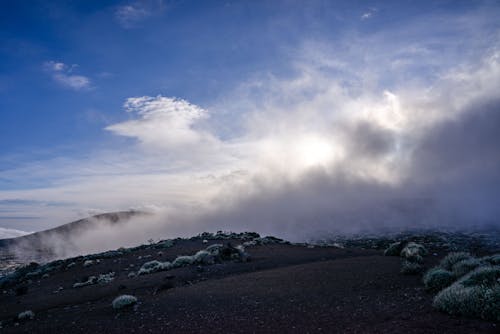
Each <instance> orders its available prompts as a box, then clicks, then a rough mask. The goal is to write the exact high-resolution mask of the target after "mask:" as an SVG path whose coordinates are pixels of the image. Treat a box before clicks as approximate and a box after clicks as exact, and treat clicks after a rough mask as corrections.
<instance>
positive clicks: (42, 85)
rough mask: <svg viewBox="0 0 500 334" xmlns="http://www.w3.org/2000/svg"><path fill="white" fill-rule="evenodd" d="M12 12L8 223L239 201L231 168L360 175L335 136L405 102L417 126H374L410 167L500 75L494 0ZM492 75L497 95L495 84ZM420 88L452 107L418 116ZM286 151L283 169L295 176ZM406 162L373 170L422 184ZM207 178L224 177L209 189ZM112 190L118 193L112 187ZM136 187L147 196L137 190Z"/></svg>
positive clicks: (7, 19)
mask: <svg viewBox="0 0 500 334" xmlns="http://www.w3.org/2000/svg"><path fill="white" fill-rule="evenodd" d="M2 8H3V9H2V12H1V13H0V227H5V228H11V229H19V230H28V231H33V230H39V229H43V228H47V227H49V226H54V225H58V224H60V223H64V222H66V220H68V219H73V218H78V217H80V216H85V215H87V214H89V213H93V212H102V211H107V210H117V209H126V208H129V207H149V206H154V207H163V206H167V207H171V206H175V207H177V205H180V206H184V205H187V204H186V203H191V204H192V203H200V202H201V203H205V201H206V200H207V198H211V199H213V198H218V197H217V196H222V195H220V192H223V193H224V194H225V191H227V190H226V188H227V184H226V183H227V179H228V177H227V175H230V176H231V177H230V179H231V180H233V179H234V175H240V174H239V173H242V174H241V175H247V176H245V177H248V175H252V178H253V177H255V175H262V173H264V174H265V175H271V174H272V175H273V178H272V179H273V180H274V181H273V189H275V188H274V185H275V184H274V183H275V182H276V181H275V180H276V179H280V178H281V177H285V178H287V180H290V179H293V180H295V179H296V178H299V176H297V175H299V174H300V175H303V174H304V173H306V172H304V170H306V169H307V170H309V168H310V167H311V166H312V167H317V166H318V165H319V166H322V167H324V168H326V169H328V170H334V169H335V168H338V167H335V168H334V167H332V166H333V165H335V166H337V165H338V161H340V160H342V161H344V160H345V161H350V163H351V164H352V163H355V164H356V166H357V164H359V163H360V162H359V161H358V160H359V159H358V158H356V159H355V160H356V161H355V162H353V161H354V160H353V159H351V158H346V157H347V156H350V155H349V154H347V153H345V152H346V151H349V150H350V149H352V148H347V146H348V145H347V146H346V144H340V142H342V141H345V142H350V141H349V140H347V139H345V138H350V137H349V136H351V134H352V133H351V132H348V134H346V133H347V132H345V131H344V132H345V133H344V132H343V131H340V130H339V131H338V133H342V134H343V135H342V136H343V137H342V138H343V139H342V140H341V139H339V138H340V137H339V136H337V135H336V136H334V137H335V138H333V137H331V138H330V137H329V136H330V134H329V132H328V131H330V130H327V129H326V128H325V124H330V125H331V127H330V128H329V129H332V128H337V127H339V126H340V125H339V124H351V123H353V122H354V121H353V120H357V119H358V118H356V117H358V116H356V117H354V116H353V115H354V114H355V113H356V112H357V111H356V112H355V111H351V110H352V109H353V108H354V109H356V110H361V109H363V110H364V109H365V108H368V109H369V108H371V107H370V106H373V108H374V109H373V110H378V111H380V110H385V109H384V108H386V107H387V105H389V106H391V108H395V110H396V109H398V108H399V107H398V106H399V104H402V105H403V107H401V108H402V109H404V110H399V109H398V112H397V113H398V115H396V116H397V117H403V118H405V117H406V118H408V119H411V121H408V122H410V123H411V126H406V127H405V129H404V130H401V129H400V128H399V127H400V125H398V124H396V123H395V121H394V118H393V119H392V120H390V121H388V120H386V119H382V118H383V117H386V118H387V117H389V116H383V117H382V116H380V115H379V116H377V117H375V118H373V117H372V116H370V117H371V118H370V117H368V116H366V117H368V118H369V119H371V120H372V121H373V120H374V119H375V120H376V122H379V123H380V122H381V123H380V124H383V126H385V127H389V128H390V129H391V131H395V132H397V135H398V136H401V139H398V143H397V150H398V152H399V153H398V159H402V158H401V157H402V156H403V155H404V154H403V153H405V152H406V153H407V154H408V155H411V153H409V152H410V151H409V150H406V149H407V148H412V147H414V146H415V145H417V144H416V143H420V142H421V141H423V139H422V138H423V136H422V135H421V132H425V133H427V132H426V131H430V130H429V128H425V129H424V130H418V131H421V132H419V134H418V136H417V134H416V132H417V130H414V129H420V127H424V125H422V124H424V123H425V124H427V123H426V122H430V123H432V124H434V125H436V126H437V124H438V123H439V122H441V120H442V119H447V117H448V116H449V115H450V113H452V112H455V111H456V110H455V109H457V110H458V109H460V108H465V107H464V106H466V105H470V104H471V103H475V101H476V100H475V99H476V98H477V96H478V95H477V94H486V95H487V94H489V91H488V89H485V88H483V87H482V86H481V87H479V86H477V85H476V89H478V93H477V94H476V95H474V94H472V93H470V94H469V95H470V99H469V100H467V101H460V103H459V102H457V103H458V104H459V106H450V105H446V103H445V102H446V98H445V97H444V96H446V95H447V94H452V92H454V91H460V92H461V91H462V90H464V89H468V90H467V92H470V89H474V87H472V88H471V87H468V88H467V87H465V86H464V85H465V84H464V83H463V82H462V81H461V80H460V78H459V77H460V75H462V77H464V76H465V77H467V76H468V77H469V78H470V80H469V81H470V82H472V81H474V80H476V81H478V82H480V83H483V81H481V80H483V79H482V78H483V77H482V76H484V75H486V73H488V71H487V70H485V68H486V67H488V66H496V63H495V62H496V60H495V59H496V58H495V56H494V55H495V54H496V52H498V45H499V44H498V41H499V28H500V23H499V21H498V14H500V6H499V5H498V2H496V1H474V2H471V1H428V2H427V1H167V0H164V1H161V0H147V1H140V0H138V1H134V0H132V1H26V2H24V1H23V2H21V1H4V2H3V3H2ZM491 59H493V60H491ZM495 68H496V67H495ZM489 72H491V73H493V74H495V73H496V72H495V71H494V70H491V69H490V70H489ZM489 80H490V82H491V84H492V85H493V87H490V88H491V89H493V91H495V89H494V88H498V87H495V84H496V83H497V82H496V81H495V80H496V77H493V78H490V79H489ZM477 87H479V88H477ZM423 91H425V92H427V93H428V94H427V95H426V97H425V98H426V99H428V101H427V102H425V103H427V105H432V106H434V107H433V108H434V109H435V112H433V115H435V114H436V115H439V116H435V117H434V116H432V117H429V118H427V120H426V121H425V122H424V121H422V120H421V118H419V117H417V116H415V115H420V114H419V112H421V111H418V110H420V109H418V108H420V107H418V106H420V104H422V103H423V102H422V101H421V99H419V98H417V96H419V94H417V92H420V94H422V92H423ZM436 92H437V93H436ZM433 94H434V95H433ZM491 94H492V96H494V95H495V94H494V93H491ZM469 95H467V94H464V95H463V96H464V98H466V97H467V98H468V96H469ZM141 97H143V99H142V100H138V99H140V98H141ZM145 97H150V98H149V99H145ZM489 98H490V97H488V98H487V99H489ZM130 99H136V100H130ZM175 99H182V100H175ZM458 100H459V99H458ZM127 101H128V102H127ZM175 101H177V104H175V103H176V102H175ZM126 103H128V108H127V107H126V106H124V104H126ZM419 103H420V104H419ZM447 103H449V102H447ZM461 103H462V104H461ZM367 105H368V107H367ZM417 109H418V110H417ZM434 109H433V110H434ZM127 110H128V111H127ZM450 110H455V111H450ZM399 113H401V114H402V115H403V116H401V115H399ZM457 113H458V112H457ZM345 114H348V115H349V116H345ZM363 115H364V114H363ZM391 115H392V114H391ZM445 115H448V116H446V117H445ZM396 116H394V115H392V116H391V117H396ZM353 117H354V118H353ZM359 117H361V116H359ZM363 117H365V116H363ZM456 117H458V116H456ZM339 119H342V120H345V119H349V121H342V122H340V121H339ZM429 119H432V120H429ZM134 122H135V123H134ZM373 122H375V121H373ZM374 124H375V123H374ZM377 124H378V123H377ZM439 124H440V123H439ZM426 126H427V125H426ZM346 127H347V125H346ZM342 129H344V127H342ZM408 129H411V130H408ZM346 131H347V130H346ZM402 133H404V135H402ZM302 134H303V136H302ZM289 136H293V137H294V138H295V137H297V138H298V137H300V138H305V139H303V140H302V139H301V141H299V142H297V143H295V144H294V143H293V142H290V140H289ZM363 140H364V139H363ZM334 142H335V144H332V143H334ZM263 143H264V144H263ZM284 143H290V145H292V146H293V147H294V149H293V150H292V151H290V152H288V150H289V149H290V148H289V147H288V146H286V145H285V144H284ZM282 145H285V146H282ZM332 147H333V148H332ZM296 149H298V150H299V151H298V152H297V151H296ZM272 150H276V152H275V151H272ZM262 151H264V152H265V153H262ZM269 152H271V153H269ZM283 152H285V153H283ZM401 152H403V153H401ZM280 154H283V156H280ZM370 154H371V153H370ZM391 154H392V155H391V157H390V159H396V158H394V154H395V153H394V152H392V153H391ZM277 155H278V156H279V157H278V158H276V156H277ZM297 155H301V156H302V158H301V159H298V160H300V163H299V162H298V160H297V159H296V158H291V157H292V156H297ZM368 155H369V154H368ZM318 156H319V158H318ZM325 156H328V159H326V158H325ZM370 157H371V156H370ZM370 157H368V156H364V157H363V159H369V158H370ZM273 159H276V160H277V161H281V162H283V161H285V162H286V165H287V168H284V169H285V170H286V172H283V170H282V169H283V166H279V164H278V165H277V162H276V161H274V160H273ZM289 159H291V160H290V161H289ZM293 159H296V160H297V161H296V160H293ZM325 159H326V160H325ZM370 159H371V158H370ZM388 159H389V158H388V157H387V156H386V157H385V160H384V161H385V162H384V164H385V163H386V162H387V160H388ZM292 160H293V161H292ZM332 161H336V162H335V164H333V162H332ZM366 161H369V163H368V164H371V165H377V163H378V162H376V161H375V162H374V161H371V160H366ZM366 161H365V162H366ZM405 161H406V160H405ZM392 163H394V164H396V165H397V166H398V168H397V169H398V170H397V172H395V171H393V170H391V171H388V170H385V169H384V168H386V167H387V166H386V165H384V166H378V165H377V166H378V167H377V171H376V172H375V171H373V170H370V171H365V170H363V172H360V175H361V174H363V175H371V176H373V177H375V178H376V179H377V180H378V182H382V181H381V180H383V181H384V182H392V183H393V184H394V182H399V181H400V180H399V179H398V178H397V177H395V176H394V175H395V174H398V175H399V174H404V175H406V176H405V177H408V174H407V171H408V168H409V167H408V166H406V165H404V163H403V162H402V161H399V162H397V163H396V162H394V161H393V162H392ZM332 164H333V165H332ZM403 165H404V168H403ZM289 166H294V167H290V168H288V167H289ZM304 168H305V169H304ZM387 168H388V167H387ZM391 168H392V167H391ZM403 169H404V170H405V172H403V171H402V170H403ZM410 169H411V168H410ZM263 170H265V172H263ZM269 170H272V173H271V172H269ZM381 170H384V171H381ZM235 173H236V174H235ZM269 173H271V174H269ZM374 173H375V174H374ZM384 173H385V174H387V173H389V174H391V175H392V176H391V178H390V180H389V177H388V176H387V175H385V174H384ZM276 174H277V175H279V177H277V176H276ZM382 174H384V175H382ZM207 177H211V178H215V179H217V180H218V181H217V182H216V183H217V185H216V186H214V185H213V183H210V184H208V185H207V184H205V183H203V182H205V181H199V180H206V178H207ZM122 178H124V179H122ZM236 178H237V177H236ZM401 178H404V176H401ZM131 179H134V180H135V181H130V180H131ZM264 179H268V177H264ZM300 179H301V180H302V176H300ZM396 179H398V181H397V180H396ZM103 180H106V181H105V182H109V188H108V189H107V190H105V188H99V187H97V185H99V184H101V185H102V184H103ZM126 180H129V181H130V183H129V182H127V181H126ZM156 180H158V181H156ZM193 180H195V181H193ZM220 180H223V181H220ZM495 180H496V178H495ZM186 182H187V183H186ZM190 182H194V183H195V184H194V185H193V184H191V183H190ZM211 182H212V181H211ZM231 182H232V181H231ZM245 182H246V181H245ZM252 182H253V181H252ZM291 182H292V183H293V182H295V181H291ZM200 183H203V185H200ZM277 183H279V182H277ZM131 184H132V186H131ZM221 184H223V185H221ZM198 187H199V188H198ZM220 188H223V189H222V190H221V189H220ZM250 188H251V189H254V186H251V187H250ZM139 189H141V190H139ZM144 189H148V190H144ZM180 189H183V191H181V190H180ZM186 189H189V191H187V190H186ZM200 189H203V190H200ZM215 189H216V190H215ZM245 189H247V190H248V188H245ZM247 190H245V191H241V192H242V193H247V192H248V193H252V194H254V191H255V192H256V190H252V191H247ZM132 191H133V192H135V194H136V196H135V198H134V196H130V197H127V198H124V196H123V193H129V192H132ZM96 192H99V193H100V194H102V198H101V197H99V196H97V198H99V200H97V199H95V200H93V198H96V196H95V193H96ZM241 192H240V193H241ZM181 193H182V195H179V194H181ZM193 193H195V194H193ZM233 195H234V194H233ZM214 196H215V197H214ZM224 196H228V195H227V194H226V195H224ZM103 198H106V199H107V200H103ZM172 203H176V204H175V205H173V204H172ZM191 204H190V205H191ZM197 205H198V204H197ZM200 205H201V206H204V205H202V204H200ZM301 214H302V213H299V214H298V215H301Z"/></svg>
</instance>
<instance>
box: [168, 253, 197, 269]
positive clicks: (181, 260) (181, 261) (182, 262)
mask: <svg viewBox="0 0 500 334" xmlns="http://www.w3.org/2000/svg"><path fill="white" fill-rule="evenodd" d="M193 263H194V257H193V256H188V255H181V256H178V257H177V258H176V259H175V260H174V262H172V267H174V268H177V267H183V266H188V265H190V264H193Z"/></svg>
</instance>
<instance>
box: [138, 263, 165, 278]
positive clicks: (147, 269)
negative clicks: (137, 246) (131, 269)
mask: <svg viewBox="0 0 500 334" xmlns="http://www.w3.org/2000/svg"><path fill="white" fill-rule="evenodd" d="M170 268H172V264H171V263H170V262H160V261H156V260H153V261H149V262H146V263H144V264H143V265H142V266H141V269H139V272H138V273H137V274H138V275H146V274H151V273H155V272H157V271H163V270H169V269H170Z"/></svg>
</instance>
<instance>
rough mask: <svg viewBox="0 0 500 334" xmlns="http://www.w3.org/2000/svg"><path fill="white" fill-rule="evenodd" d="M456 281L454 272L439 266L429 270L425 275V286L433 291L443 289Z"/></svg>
mask: <svg viewBox="0 0 500 334" xmlns="http://www.w3.org/2000/svg"><path fill="white" fill-rule="evenodd" d="M454 281H455V275H453V273H452V272H450V271H448V270H444V269H443V268H439V267H435V268H432V269H430V270H428V271H427V272H426V273H425V275H424V277H423V282H424V285H425V288H426V289H428V290H431V291H439V290H442V289H444V288H446V287H447V286H450V285H451V284H452V283H453V282H454Z"/></svg>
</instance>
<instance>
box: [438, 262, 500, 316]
mask: <svg viewBox="0 0 500 334" xmlns="http://www.w3.org/2000/svg"><path fill="white" fill-rule="evenodd" d="M499 279H500V266H495V267H492V266H485V267H479V268H477V269H475V270H474V271H472V272H470V273H468V274H466V275H465V276H463V277H462V278H461V279H459V280H458V281H457V282H455V283H453V284H452V285H451V286H450V287H448V288H446V289H444V290H442V291H441V292H440V293H438V294H437V295H436V297H434V302H433V306H434V307H435V308H437V309H438V310H441V311H443V312H446V313H448V314H453V315H460V316H466V317H474V318H483V319H486V320H493V321H500V281H499Z"/></svg>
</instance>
